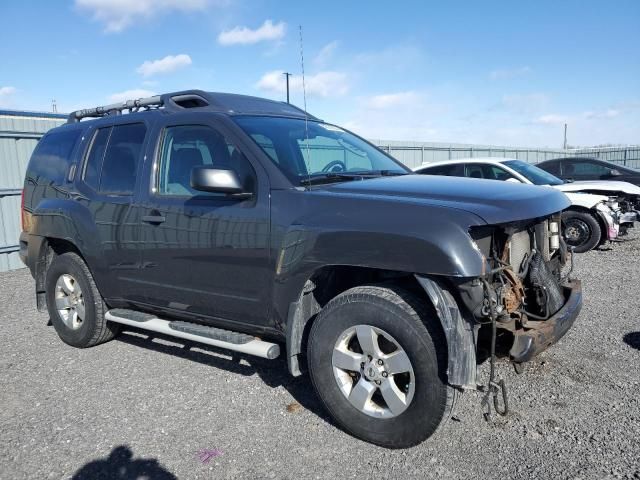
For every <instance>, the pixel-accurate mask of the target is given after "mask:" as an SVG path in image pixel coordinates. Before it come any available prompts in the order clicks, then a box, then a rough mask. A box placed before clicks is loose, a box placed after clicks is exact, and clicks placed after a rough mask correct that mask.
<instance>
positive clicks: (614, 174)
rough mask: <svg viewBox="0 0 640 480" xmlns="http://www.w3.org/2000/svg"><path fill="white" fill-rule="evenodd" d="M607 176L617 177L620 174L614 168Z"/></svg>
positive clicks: (620, 173)
mask: <svg viewBox="0 0 640 480" xmlns="http://www.w3.org/2000/svg"><path fill="white" fill-rule="evenodd" d="M609 175H611V176H612V177H619V176H621V175H622V172H621V171H620V170H618V169H616V168H612V169H611V171H610V172H609Z"/></svg>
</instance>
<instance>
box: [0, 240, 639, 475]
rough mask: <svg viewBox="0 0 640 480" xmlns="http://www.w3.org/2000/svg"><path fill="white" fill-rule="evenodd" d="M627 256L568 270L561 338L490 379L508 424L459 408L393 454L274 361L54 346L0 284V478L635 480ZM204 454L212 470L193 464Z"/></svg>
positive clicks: (141, 340) (619, 249)
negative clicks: (569, 316) (581, 298)
mask: <svg viewBox="0 0 640 480" xmlns="http://www.w3.org/2000/svg"><path fill="white" fill-rule="evenodd" d="M639 256H640V235H638V233H635V234H633V235H632V236H631V238H630V239H629V240H627V241H625V242H623V243H618V244H615V245H612V246H610V247H606V248H605V249H602V250H599V251H593V252H590V253H587V254H584V255H581V256H578V259H577V262H578V265H577V271H576V276H577V277H579V278H581V279H582V280H583V288H584V294H585V304H584V308H583V310H582V313H581V316H580V317H579V319H578V322H577V323H576V325H575V327H574V328H573V329H572V330H571V331H570V332H569V333H568V334H567V336H566V337H565V338H564V339H563V340H562V341H561V342H560V343H559V344H558V345H556V346H555V347H554V348H553V349H552V350H550V351H548V352H545V353H544V354H542V355H541V356H540V357H539V358H538V359H537V360H536V361H535V362H533V363H532V364H531V365H530V366H529V367H528V368H527V370H526V372H525V374H523V375H516V374H515V373H514V371H513V369H512V368H511V367H510V366H509V365H508V364H506V363H501V364H499V366H498V374H499V375H500V376H501V377H502V378H504V379H505V381H506V382H507V386H508V388H509V394H510V405H511V409H512V412H511V413H510V415H509V416H507V417H506V418H496V419H494V421H493V422H491V423H487V422H485V421H484V420H483V418H482V415H481V409H480V400H481V396H480V394H476V393H467V394H465V395H464V396H463V397H462V398H461V399H460V401H459V402H458V407H457V409H456V412H455V416H454V418H453V420H452V421H450V422H449V423H448V424H447V425H446V427H445V428H444V429H443V430H441V432H440V433H439V434H438V435H437V436H436V437H435V438H432V439H430V440H428V441H427V442H425V443H423V444H422V445H420V446H418V447H415V448H413V449H409V450H401V451H389V450H385V449H382V448H379V447H375V446H372V445H369V444H366V443H363V442H361V441H359V440H356V439H355V438H352V437H350V436H349V435H347V434H345V433H343V432H342V431H341V430H339V429H338V428H336V427H335V426H334V425H333V424H332V423H331V421H330V420H329V419H328V418H327V416H326V415H325V414H324V412H323V411H322V410H321V408H320V404H319V401H318V400H316V398H315V396H314V393H313V391H312V389H311V386H310V383H309V382H308V379H307V378H299V379H293V378H291V377H289V375H288V373H287V371H286V365H285V363H284V361H281V360H278V361H274V362H269V361H267V360H259V359H254V358H245V357H243V358H237V357H236V358H231V357H230V356H229V355H227V354H226V353H225V352H222V351H216V350H212V349H208V350H205V349H200V348H194V349H192V350H190V351H189V350H185V349H183V348H182V346H181V345H180V344H176V343H173V342H170V341H166V340H162V339H158V338H156V339H155V340H150V339H148V338H147V336H146V335H141V334H138V333H134V332H125V333H124V334H122V335H121V336H120V337H119V338H118V339H117V340H115V341H112V342H110V343H107V344H104V345H100V346H98V347H95V348H92V349H88V350H78V349H73V348H71V347H68V346H66V345H64V344H63V343H62V342H61V341H60V340H59V339H58V337H57V336H56V334H55V331H54V330H53V328H52V327H48V326H47V325H46V323H47V316H46V315H45V314H42V313H38V312H37V311H36V309H35V300H34V296H33V283H32V280H31V277H30V276H29V274H28V272H27V271H26V270H20V271H16V272H10V273H6V274H1V275H0V285H1V286H2V288H0V305H2V311H1V313H0V331H1V332H2V343H3V348H2V350H1V351H0V382H1V391H0V405H1V406H2V408H0V477H1V478H3V479H5V478H6V479H12V480H13V479H21V478H29V479H34V478H38V479H40V478H69V477H73V476H74V475H76V478H112V476H111V475H109V474H108V472H111V473H112V474H113V473H114V472H118V471H119V474H120V475H122V476H118V477H115V478H138V475H141V478H160V479H162V478H176V477H177V478H185V479H186V478H189V479H192V478H217V479H219V478H292V479H293V478H335V479H339V478H374V477H375V478H447V479H448V478H452V479H454V478H455V479H457V478H496V477H502V478H636V479H638V478H640V460H639V457H640V399H639V395H638V393H639V391H640V389H639V387H640V373H639V372H640V322H639V321H638V317H637V315H638V311H639V309H640V296H639V295H638V286H639V285H640V264H639V260H638V258H639ZM482 372H483V377H482V378H485V376H486V374H487V365H486V364H485V365H483V367H482ZM292 404H293V406H292ZM203 449H209V450H211V451H212V452H211V456H213V455H214V454H215V453H220V455H219V456H215V457H213V458H211V460H210V461H209V462H208V463H206V462H205V463H203V462H202V461H201V460H200V459H199V458H198V456H197V452H199V451H201V450H203ZM214 449H217V450H218V452H213V450H214ZM100 474H102V476H100ZM143 474H146V475H147V477H142V475H143Z"/></svg>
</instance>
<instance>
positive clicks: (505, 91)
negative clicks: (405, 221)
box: [0, 0, 640, 147]
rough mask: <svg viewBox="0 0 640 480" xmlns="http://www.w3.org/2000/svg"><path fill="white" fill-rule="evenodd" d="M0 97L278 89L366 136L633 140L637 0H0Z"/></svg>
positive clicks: (21, 103) (5, 102) (15, 102)
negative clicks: (287, 87)
mask: <svg viewBox="0 0 640 480" xmlns="http://www.w3.org/2000/svg"><path fill="white" fill-rule="evenodd" d="M0 25H2V27H1V28H0V58H1V59H2V63H1V65H2V66H1V67H0V108H14V109H33V110H47V111H48V110H50V109H51V100H52V99H54V98H55V99H56V101H57V104H58V110H59V111H65V112H66V111H70V110H73V109H78V108H86V107H90V106H95V105H99V104H105V103H109V102H111V101H114V100H115V101H119V100H121V99H122V98H123V97H139V96H143V95H147V94H153V93H162V92H167V91H173V90H180V89H187V88H202V89H205V90H211V91H226V92H235V93H245V94H251V95H259V96H266V97H269V98H275V99H284V77H283V76H282V75H281V72H282V71H289V72H292V73H293V74H294V77H292V80H291V81H292V93H291V99H292V102H293V103H296V104H298V105H300V106H302V103H303V97H302V89H301V81H300V72H301V67H300V45H299V31H298V26H299V25H302V26H303V33H304V55H305V70H306V86H307V107H308V110H309V111H310V112H312V113H314V114H315V115H317V116H320V117H322V118H324V119H325V120H328V121H331V122H333V123H337V124H341V125H343V126H346V127H348V128H351V129H353V130H355V131H356V132H357V133H360V134H362V135H365V136H367V137H369V138H377V139H394V140H421V141H433V142H463V143H484V144H496V145H520V146H532V147H533V146H551V147H559V146H561V144H562V130H563V124H564V123H565V122H566V123H568V125H569V127H568V132H569V133H568V138H569V143H570V144H573V145H582V146H588V145H597V144H605V143H612V144H619V143H632V144H638V143H640V27H639V26H638V25H640V2H638V1H634V0H629V1H624V0H616V1H606V2H605V1H604V0H603V1H599V2H596V1H588V0H583V1H558V0H556V1H543V0H538V1H536V2H514V1H505V2H497V1H486V2H476V1H468V2H463V1H458V2H443V1H439V2H427V1H415V2H411V1H407V2H389V1H386V2H382V1H380V2H378V1H368V2H364V1H363V2H359V1H345V0H342V1H339V2H334V1H330V0H325V1H322V2H318V1H315V2H311V1H302V0H301V1H296V2H293V1H291V2H285V1H280V2H278V1H267V0H137V1H128V0H69V1H62V0H60V1H29V2H25V1H11V0H4V1H2V2H1V3H0Z"/></svg>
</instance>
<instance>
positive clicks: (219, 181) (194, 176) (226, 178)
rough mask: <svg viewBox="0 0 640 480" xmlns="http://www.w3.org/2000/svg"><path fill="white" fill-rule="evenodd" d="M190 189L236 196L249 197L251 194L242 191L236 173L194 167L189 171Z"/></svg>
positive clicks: (212, 168)
mask: <svg viewBox="0 0 640 480" xmlns="http://www.w3.org/2000/svg"><path fill="white" fill-rule="evenodd" d="M191 188H193V189H194V190H198V191H201V192H218V193H226V194H227V195H238V196H250V195H251V193H248V192H245V191H244V188H243V187H242V184H241V183H240V179H239V178H238V174H237V173H236V172H234V171H233V170H222V169H219V168H214V167H194V168H193V169H192V170H191Z"/></svg>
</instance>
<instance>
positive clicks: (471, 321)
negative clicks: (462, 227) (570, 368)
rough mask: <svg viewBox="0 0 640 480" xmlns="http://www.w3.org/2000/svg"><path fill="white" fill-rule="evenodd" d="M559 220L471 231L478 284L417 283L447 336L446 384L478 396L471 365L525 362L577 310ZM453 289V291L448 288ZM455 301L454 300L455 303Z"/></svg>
mask: <svg viewBox="0 0 640 480" xmlns="http://www.w3.org/2000/svg"><path fill="white" fill-rule="evenodd" d="M560 224H561V216H560V213H557V214H554V215H552V216H549V217H547V218H543V219H537V220H535V221H528V222H527V221H524V222H515V223H510V224H505V225H500V226H482V227H475V228H472V229H471V231H470V235H471V237H472V238H473V241H474V244H475V246H476V248H477V250H478V252H479V253H480V254H481V255H482V257H483V261H484V265H485V268H484V271H483V272H482V275H480V276H479V277H477V278H472V279H469V278H465V279H458V280H451V279H450V280H449V281H448V283H445V282H441V281H440V280H437V279H433V278H428V277H422V276H418V277H417V278H418V281H419V282H420V284H421V285H422V287H423V288H424V289H425V291H426V292H427V294H428V295H429V297H430V299H431V301H432V303H433V304H434V306H435V307H436V311H437V313H438V316H439V318H440V321H441V323H442V325H443V328H444V330H445V335H446V337H447V341H448V344H449V365H448V377H449V383H450V384H451V385H454V386H458V387H461V388H469V389H476V388H477V381H476V371H475V369H476V364H477V363H480V362H481V361H482V360H483V359H485V358H491V360H492V377H493V359H494V358H495V357H496V356H508V357H509V358H510V360H511V361H512V362H514V363H516V364H520V363H524V362H528V361H529V360H531V359H532V358H533V357H535V356H536V355H537V354H539V353H540V352H542V351H543V350H545V349H546V348H548V347H549V346H550V345H552V344H553V343H555V342H557V341H558V340H559V339H560V338H562V336H563V335H564V334H565V333H566V332H567V331H568V330H569V328H570V327H571V325H573V322H574V321H575V319H576V317H577V316H578V313H579V312H580V308H581V306H582V290H581V285H580V281H579V280H572V279H571V278H570V274H571V271H572V267H573V265H572V262H573V256H572V254H571V252H570V251H569V249H568V247H567V245H566V244H565V242H564V240H563V239H562V237H561V236H560ZM452 282H453V284H454V285H451V283H452ZM454 298H455V300H454Z"/></svg>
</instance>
